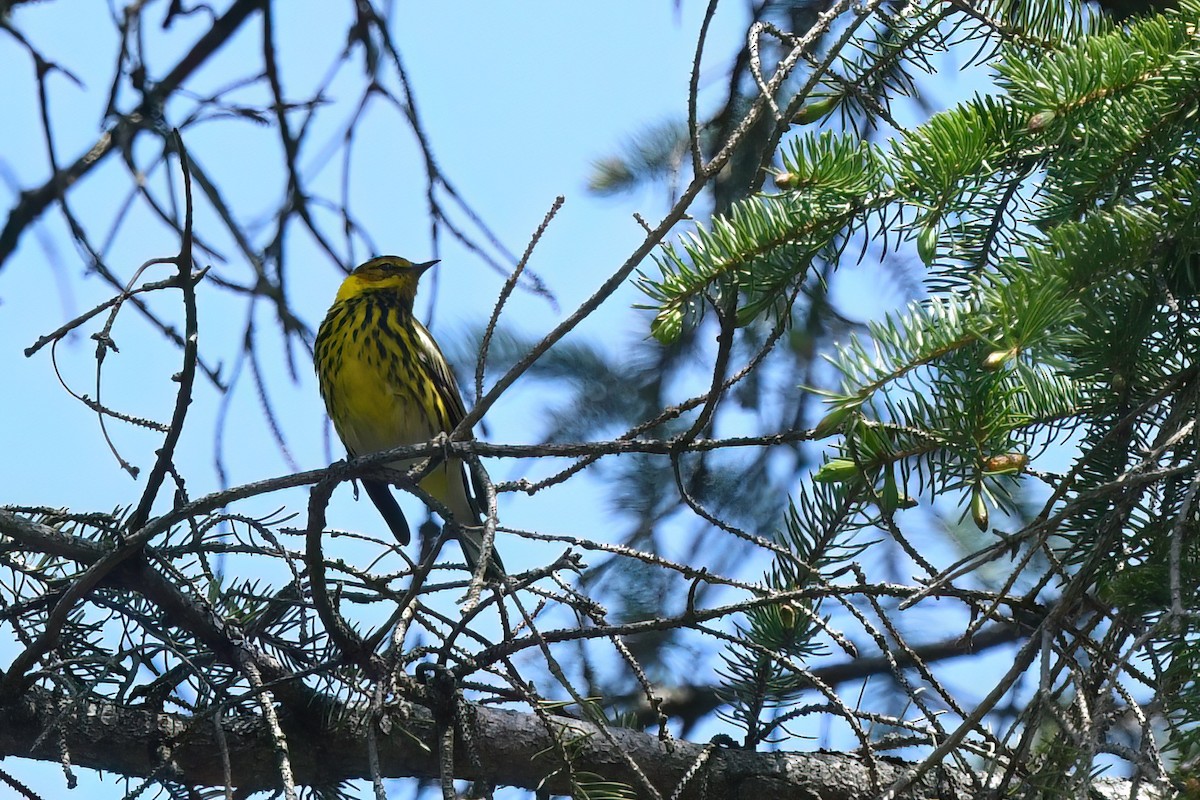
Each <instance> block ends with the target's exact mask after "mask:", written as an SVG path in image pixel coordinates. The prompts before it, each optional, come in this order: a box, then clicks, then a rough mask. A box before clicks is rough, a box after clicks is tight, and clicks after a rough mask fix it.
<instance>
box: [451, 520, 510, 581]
mask: <svg viewBox="0 0 1200 800" xmlns="http://www.w3.org/2000/svg"><path fill="white" fill-rule="evenodd" d="M458 545H459V547H461V548H462V551H463V557H464V558H466V560H467V568H468V569H470V570H471V574H472V575H474V574H475V568H476V567H477V566H479V559H480V557H481V556H482V555H483V525H482V524H479V525H472V526H470V527H460V528H459V534H458ZM489 555H490V559H489V561H488V565H487V571H486V572H484V574H483V577H484V579H485V580H489V581H502V580H503V579H504V575H505V572H504V562H503V561H501V560H500V554H499V553H497V552H496V548H495V547H493V548H492V552H491V553H490V554H489Z"/></svg>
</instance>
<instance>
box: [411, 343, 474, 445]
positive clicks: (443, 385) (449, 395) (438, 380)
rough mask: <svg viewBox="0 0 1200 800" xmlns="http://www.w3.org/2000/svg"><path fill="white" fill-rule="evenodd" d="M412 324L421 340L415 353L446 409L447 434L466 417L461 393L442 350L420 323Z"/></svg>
mask: <svg viewBox="0 0 1200 800" xmlns="http://www.w3.org/2000/svg"><path fill="white" fill-rule="evenodd" d="M413 322H414V323H415V325H414V326H413V327H414V328H415V329H416V333H417V336H419V337H420V338H421V342H420V344H421V346H420V347H417V348H416V351H417V353H419V354H420V358H421V360H422V361H423V362H424V364H425V368H426V369H427V370H428V371H429V375H430V377H431V378H432V379H433V385H434V387H435V388H436V389H437V393H438V396H439V397H440V398H441V399H442V404H443V405H444V406H445V408H446V417H447V423H448V425H447V426H446V432H447V433H449V432H450V431H452V430H453V429H454V427H455V426H456V425H458V423H460V422H462V419H463V417H465V416H466V415H467V409H466V407H465V406H463V401H462V392H460V391H459V389H458V381H456V380H455V379H454V372H453V371H452V370H451V369H450V363H449V362H448V361H446V356H445V355H443V354H442V349H441V348H440V347H438V346H437V342H435V341H434V340H433V336H431V335H430V333H429V331H428V330H426V328H425V326H424V325H422V324H421V323H420V322H418V321H417V320H413Z"/></svg>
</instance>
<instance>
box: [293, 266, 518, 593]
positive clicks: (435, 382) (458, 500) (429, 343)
mask: <svg viewBox="0 0 1200 800" xmlns="http://www.w3.org/2000/svg"><path fill="white" fill-rule="evenodd" d="M436 263H438V262H436V261H426V262H425V263H423V264H414V263H412V262H411V261H409V260H408V259H404V258H399V257H397V256H380V257H378V258H373V259H371V260H370V261H367V262H366V263H364V264H362V265H361V266H359V267H358V268H357V269H355V270H354V271H353V272H351V273H350V274H349V275H348V276H347V277H346V279H345V280H344V281H342V285H341V287H340V288H339V289H338V293H337V297H336V298H335V299H334V301H333V305H332V306H330V308H329V313H328V314H326V315H325V321H324V322H322V323H321V327H320V329H319V330H318V331H317V340H316V344H315V347H314V352H313V356H314V360H315V362H316V368H317V378H318V381H319V382H320V385H321V396H322V397H323V398H324V399H325V408H326V409H328V411H329V417H330V419H332V420H333V426H334V428H335V429H336V430H337V433H338V436H339V437H341V440H342V443H343V444H345V445H346V450H347V451H348V452H349V453H350V455H351V456H362V455H367V454H369V453H377V452H379V451H381V450H389V449H391V448H393V447H400V446H402V445H409V444H421V443H423V442H428V441H429V440H431V439H433V437H434V436H436V435H437V434H439V433H442V432H447V433H448V432H450V431H452V430H454V427H455V426H456V425H458V423H459V422H460V421H461V420H462V418H463V417H464V416H466V410H465V409H464V408H463V402H462V395H461V394H460V393H459V390H458V383H457V382H456V381H455V380H454V373H453V372H452V371H451V369H450V365H449V364H448V363H446V357H445V356H444V355H442V351H441V349H440V348H438V346H437V342H435V341H434V340H433V336H431V335H430V333H429V331H428V330H427V329H426V328H425V326H424V325H422V324H421V323H420V321H419V320H418V319H417V318H416V317H415V316H414V315H413V301H414V300H415V299H416V296H417V281H418V280H419V279H420V277H421V275H422V274H423V273H424V272H425V271H426V270H427V269H429V268H430V267H432V266H433V265H434V264H436ZM420 460H421V459H419V458H418V459H400V460H397V461H393V462H391V463H390V464H389V465H388V466H390V467H392V468H393V469H399V470H407V469H409V468H410V467H412V466H413V464H415V463H416V462H418V461H420ZM362 485H363V488H364V489H365V490H366V492H367V496H368V497H370V498H371V501H372V502H374V503H375V506H376V508H378V509H379V513H380V514H382V515H383V519H384V521H385V522H386V523H387V525H388V527H389V528H391V531H392V534H393V535H394V536H395V537H396V539H397V540H398V541H399V542H400V544H408V542H409V539H410V538H411V535H410V534H409V529H408V522H407V521H406V520H405V519H404V512H403V511H401V509H400V506H399V504H398V503H397V502H396V498H395V497H394V496H393V495H392V490H391V487H390V486H389V485H388V483H387V482H386V481H382V480H379V479H371V478H366V479H363V481H362ZM421 488H422V489H424V490H425V491H426V492H428V493H429V494H430V495H431V496H432V497H434V498H435V499H437V500H438V501H440V502H441V503H442V504H443V505H445V506H446V507H447V508H448V509H449V510H450V513H451V514H452V515H453V517H454V522H455V523H457V525H458V526H459V542H460V544H461V545H462V549H463V554H464V555H465V556H466V559H467V564H468V565H469V566H470V567H471V569H472V571H474V569H475V566H476V565H477V564H478V563H479V558H480V551H481V550H482V545H483V528H482V525H483V522H482V518H481V516H480V511H479V505H478V503H477V502H476V501H475V498H474V496H473V495H472V493H471V489H470V487H469V486H468V484H467V473H466V470H465V469H464V468H463V463H462V461H461V460H459V459H457V458H448V459H446V460H445V461H443V462H442V463H441V464H439V465H438V466H436V467H435V468H434V469H433V470H432V471H431V472H430V473H429V474H428V475H426V476H425V477H424V478H422V479H421ZM503 574H504V566H503V565H502V564H501V562H500V557H499V555H497V554H496V553H494V552H493V553H492V554H491V561H490V563H489V565H488V567H487V573H486V575H487V577H488V578H489V579H492V580H495V579H499V578H500V577H501V576H502V575H503Z"/></svg>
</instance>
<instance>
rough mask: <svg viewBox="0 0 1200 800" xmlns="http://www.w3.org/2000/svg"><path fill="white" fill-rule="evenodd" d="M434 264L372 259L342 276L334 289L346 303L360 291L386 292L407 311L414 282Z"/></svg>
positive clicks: (383, 257) (414, 287)
mask: <svg viewBox="0 0 1200 800" xmlns="http://www.w3.org/2000/svg"><path fill="white" fill-rule="evenodd" d="M436 263H438V262H437V261H436V260H435V261H425V262H422V263H420V264H414V263H413V262H411V261H409V260H408V259H407V258H400V257H399V256H379V257H378V258H372V259H371V260H370V261H367V262H364V263H363V264H360V265H359V266H358V267H356V268H355V269H354V271H353V272H351V273H350V274H349V275H347V276H346V280H344V281H342V286H341V288H340V289H338V294H337V299H338V300H339V301H340V300H346V299H348V298H351V297H355V296H357V295H360V294H362V293H363V292H387V293H389V294H392V295H394V296H395V297H396V298H397V299H398V300H399V301H400V303H401V304H402V305H404V306H406V307H408V308H410V309H411V308H412V304H413V300H414V299H415V298H416V296H417V281H418V280H420V278H421V275H422V274H424V272H425V270H427V269H429V268H430V267H432V266H433V265H434V264H436Z"/></svg>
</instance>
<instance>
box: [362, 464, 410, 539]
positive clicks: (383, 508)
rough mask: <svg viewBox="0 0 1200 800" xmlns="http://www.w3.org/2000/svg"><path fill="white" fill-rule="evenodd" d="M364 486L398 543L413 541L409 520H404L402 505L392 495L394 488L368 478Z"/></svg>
mask: <svg viewBox="0 0 1200 800" xmlns="http://www.w3.org/2000/svg"><path fill="white" fill-rule="evenodd" d="M362 486H363V489H365V490H366V491H367V497H369V498H371V502H372V503H374V504H375V507H376V508H378V509H379V514H380V516H382V517H383V521H384V522H386V523H387V526H388V527H389V528H391V529H392V535H393V536H395V537H396V541H397V542H399V543H400V544H408V543H409V541H411V540H412V534H411V533H410V532H409V530H408V520H406V519H405V518H404V512H403V511H401V510H400V504H399V503H397V502H396V497H395V495H393V494H392V487H391V486H389V485H388V484H387V483H386V482H385V481H376V480H369V479H366V478H364V479H363V482H362Z"/></svg>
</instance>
